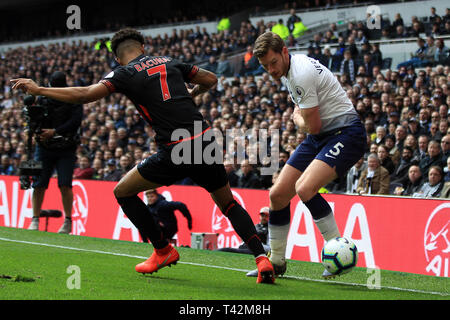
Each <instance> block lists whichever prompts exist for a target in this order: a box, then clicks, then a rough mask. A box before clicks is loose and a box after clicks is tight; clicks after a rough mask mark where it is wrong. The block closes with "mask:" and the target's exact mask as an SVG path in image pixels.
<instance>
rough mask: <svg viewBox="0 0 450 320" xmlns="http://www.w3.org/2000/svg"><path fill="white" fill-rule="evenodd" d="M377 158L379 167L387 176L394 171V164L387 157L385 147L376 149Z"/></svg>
mask: <svg viewBox="0 0 450 320" xmlns="http://www.w3.org/2000/svg"><path fill="white" fill-rule="evenodd" d="M377 156H378V160H379V161H380V165H381V166H383V168H385V169H386V170H387V171H388V172H389V174H392V173H393V172H394V170H395V165H394V162H393V161H392V159H391V157H390V156H389V150H388V148H387V147H386V146H385V145H383V144H382V145H379V146H378V148H377Z"/></svg>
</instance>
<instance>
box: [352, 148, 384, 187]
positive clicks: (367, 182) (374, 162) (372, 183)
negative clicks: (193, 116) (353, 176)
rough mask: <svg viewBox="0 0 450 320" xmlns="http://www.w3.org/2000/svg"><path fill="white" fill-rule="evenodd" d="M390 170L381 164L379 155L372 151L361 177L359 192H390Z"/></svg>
mask: <svg viewBox="0 0 450 320" xmlns="http://www.w3.org/2000/svg"><path fill="white" fill-rule="evenodd" d="M389 183H390V180H389V172H388V171H387V170H386V169H385V168H383V167H382V166H381V165H380V160H379V159H378V156H377V155H376V154H374V153H371V154H370V155H369V156H368V158H367V168H366V169H365V170H363V172H362V174H361V178H359V182H358V187H357V188H356V192H357V193H358V194H361V195H362V194H389Z"/></svg>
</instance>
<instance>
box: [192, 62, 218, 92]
mask: <svg viewBox="0 0 450 320" xmlns="http://www.w3.org/2000/svg"><path fill="white" fill-rule="evenodd" d="M191 83H194V84H195V87H194V88H192V89H191V90H189V93H190V95H191V96H192V98H194V97H195V96H198V95H199V94H202V93H204V92H206V91H208V90H209V89H211V88H212V87H213V86H214V85H215V84H216V83H217V76H216V75H215V74H214V73H212V72H210V71H208V70H205V69H202V68H199V69H198V72H197V73H196V74H195V76H194V77H193V78H192V79H191Z"/></svg>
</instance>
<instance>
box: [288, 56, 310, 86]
mask: <svg viewBox="0 0 450 320" xmlns="http://www.w3.org/2000/svg"><path fill="white" fill-rule="evenodd" d="M289 75H290V79H291V81H295V82H310V81H311V78H313V77H315V76H316V73H315V68H314V66H313V64H312V63H311V61H310V58H309V57H308V56H306V55H304V54H294V55H291V67H290V72H289Z"/></svg>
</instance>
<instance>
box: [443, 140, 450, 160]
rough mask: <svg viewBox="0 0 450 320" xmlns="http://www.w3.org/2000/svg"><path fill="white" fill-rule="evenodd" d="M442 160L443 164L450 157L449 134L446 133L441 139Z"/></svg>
mask: <svg viewBox="0 0 450 320" xmlns="http://www.w3.org/2000/svg"><path fill="white" fill-rule="evenodd" d="M441 149H442V162H443V163H444V164H445V163H447V160H448V159H449V158H450V134H446V135H445V136H444V137H442V139H441Z"/></svg>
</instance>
